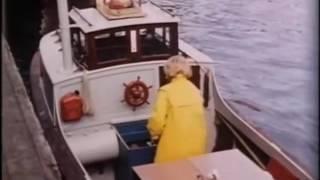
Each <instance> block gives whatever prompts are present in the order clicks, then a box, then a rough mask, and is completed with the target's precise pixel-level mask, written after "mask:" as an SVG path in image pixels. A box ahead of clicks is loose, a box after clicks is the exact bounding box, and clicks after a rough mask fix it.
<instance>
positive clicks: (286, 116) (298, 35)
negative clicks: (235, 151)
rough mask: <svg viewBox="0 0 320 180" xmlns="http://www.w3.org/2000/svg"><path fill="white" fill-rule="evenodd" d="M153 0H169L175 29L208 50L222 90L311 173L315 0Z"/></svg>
mask: <svg viewBox="0 0 320 180" xmlns="http://www.w3.org/2000/svg"><path fill="white" fill-rule="evenodd" d="M156 2H157V3H159V4H160V3H162V4H168V3H170V4H175V5H176V13H177V14H178V15H179V16H180V18H181V26H180V30H179V31H180V37H181V38H182V39H184V40H185V41H187V42H189V43H190V44H192V45H193V46H195V47H196V48H197V49H199V50H201V51H202V52H204V53H206V54H208V55H209V56H210V57H211V58H213V60H214V61H215V63H216V65H215V72H216V77H217V81H218V84H219V88H220V90H221V92H222V95H223V96H224V98H225V99H226V100H227V101H228V102H229V103H231V104H232V105H233V106H234V107H235V108H236V109H237V110H238V111H240V112H241V116H242V117H244V118H245V119H246V120H248V121H249V122H250V123H252V124H254V126H255V127H257V128H259V129H262V131H263V133H264V134H266V135H267V136H269V137H271V138H272V139H273V140H274V141H275V143H277V144H279V145H280V147H281V148H283V149H284V150H285V151H287V152H288V153H289V154H290V155H291V156H293V157H294V158H296V159H298V162H299V163H300V164H302V165H303V166H305V167H306V168H307V169H308V170H309V171H311V172H312V173H313V174H316V172H317V167H316V164H317V161H316V160H317V154H318V146H317V134H316V132H317V127H318V121H317V119H318V118H317V114H316V111H317V108H316V107H315V106H316V99H317V98H316V97H315V96H316V94H315V93H316V91H315V87H316V85H315V83H316V82H317V81H316V79H315V77H316V76H315V72H316V68H315V67H316V66H315V65H316V64H315V63H316V53H315V50H316V48H315V47H314V44H315V43H314V42H313V39H316V38H315V37H314V32H313V31H312V30H313V29H315V23H316V20H315V19H313V18H314V17H315V16H313V15H312V13H313V11H312V10H313V8H312V7H313V6H314V5H315V2H313V1H311V0H309V1H308V0H306V1H300V0H283V1H274V0H254V1H252V0H243V1H232V0H214V1H213V0H198V1H193V0H173V1H170V2H169V0H167V1H166V0H157V1H156ZM241 102H244V103H241ZM253 107H254V108H253ZM257 109H258V110H257Z"/></svg>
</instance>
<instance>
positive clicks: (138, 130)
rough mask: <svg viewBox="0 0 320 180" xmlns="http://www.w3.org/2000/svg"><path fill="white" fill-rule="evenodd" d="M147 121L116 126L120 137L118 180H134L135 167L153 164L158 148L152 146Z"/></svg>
mask: <svg viewBox="0 0 320 180" xmlns="http://www.w3.org/2000/svg"><path fill="white" fill-rule="evenodd" d="M146 124H147V121H146V120H141V121H135V122H127V123H119V124H115V125H114V126H115V127H116V129H117V131H118V133H119V135H118V141H119V150H120V151H119V158H118V159H117V163H116V164H117V165H116V179H117V180H134V179H135V177H134V172H133V170H132V167H133V166H136V165H142V164H148V163H152V162H153V159H154V155H155V151H156V146H154V145H153V146H150V145H148V144H147V142H150V134H149V132H148V130H147V128H146Z"/></svg>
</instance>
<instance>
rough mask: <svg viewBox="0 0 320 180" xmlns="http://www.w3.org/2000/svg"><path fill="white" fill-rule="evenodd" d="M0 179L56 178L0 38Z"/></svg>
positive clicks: (48, 153) (38, 179)
mask: <svg viewBox="0 0 320 180" xmlns="http://www.w3.org/2000/svg"><path fill="white" fill-rule="evenodd" d="M1 119H2V149H3V150H2V180H22V179H23V180H60V179H61V176H60V173H59V170H58V167H57V164H56V161H55V159H54V157H53V155H52V152H51V150H50V148H49V145H48V143H47V141H46V140H45V138H44V135H43V131H42V128H41V126H40V124H39V121H38V119H37V117H36V115H35V113H34V110H33V106H32V103H31V101H30V99H29V97H28V95H27V92H26V89H25V87H24V84H23V82H22V78H21V76H20V75H19V73H18V69H17V67H16V64H15V61H14V58H13V56H12V54H11V52H10V48H9V46H8V45H7V42H6V41H5V40H4V38H2V118H1Z"/></svg>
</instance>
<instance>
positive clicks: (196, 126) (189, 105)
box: [147, 74, 207, 163]
mask: <svg viewBox="0 0 320 180" xmlns="http://www.w3.org/2000/svg"><path fill="white" fill-rule="evenodd" d="M147 128H148V130H149V132H150V134H151V137H152V138H156V137H160V140H159V144H158V148H157V152H156V156H155V160H154V161H155V163H161V162H167V161H173V160H179V159H185V158H188V157H191V156H195V155H200V154H204V153H205V149H206V142H207V132H206V122H205V112H204V108H203V99H202V96H201V94H200V91H199V89H198V88H197V87H196V86H194V85H193V84H192V82H190V81H189V80H187V79H186V77H185V76H183V75H182V74H178V75H177V76H176V77H175V78H174V79H172V81H171V82H170V83H169V84H167V85H165V86H163V87H161V88H160V90H159V92H158V97H157V100H156V104H155V106H154V108H153V112H152V116H151V118H150V120H149V122H148V125H147Z"/></svg>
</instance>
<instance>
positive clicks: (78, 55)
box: [71, 29, 87, 63]
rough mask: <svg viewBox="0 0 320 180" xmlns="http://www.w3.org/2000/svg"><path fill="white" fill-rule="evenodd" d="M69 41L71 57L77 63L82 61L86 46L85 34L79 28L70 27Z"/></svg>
mask: <svg viewBox="0 0 320 180" xmlns="http://www.w3.org/2000/svg"><path fill="white" fill-rule="evenodd" d="M71 43H72V51H73V57H74V58H75V59H76V60H77V61H78V62H79V63H83V62H84V61H85V57H86V55H87V46H86V42H85V35H84V34H83V33H82V32H81V31H80V30H79V29H71Z"/></svg>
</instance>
